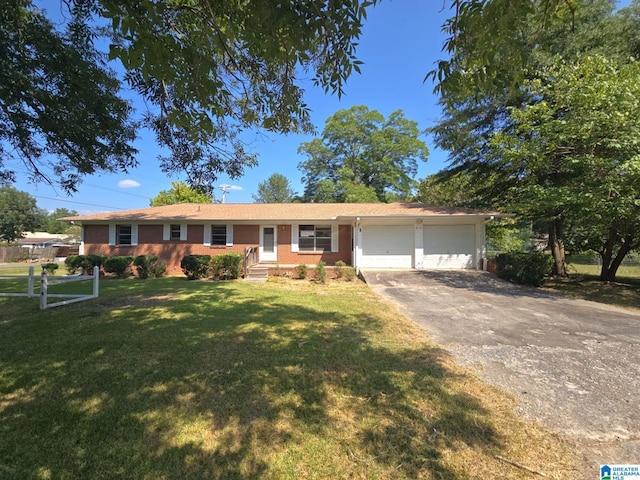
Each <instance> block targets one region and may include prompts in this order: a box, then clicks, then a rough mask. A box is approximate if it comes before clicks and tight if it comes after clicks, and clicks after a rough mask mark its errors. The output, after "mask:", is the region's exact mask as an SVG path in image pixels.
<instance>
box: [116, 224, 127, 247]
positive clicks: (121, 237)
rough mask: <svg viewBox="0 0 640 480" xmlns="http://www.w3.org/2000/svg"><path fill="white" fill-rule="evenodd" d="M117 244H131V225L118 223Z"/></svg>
mask: <svg viewBox="0 0 640 480" xmlns="http://www.w3.org/2000/svg"><path fill="white" fill-rule="evenodd" d="M116 244H117V245H131V225H116Z"/></svg>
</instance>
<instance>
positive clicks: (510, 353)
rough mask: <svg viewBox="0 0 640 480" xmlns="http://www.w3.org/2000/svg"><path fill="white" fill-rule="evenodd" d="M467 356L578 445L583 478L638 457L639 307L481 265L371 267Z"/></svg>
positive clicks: (445, 342) (391, 294)
mask: <svg viewBox="0 0 640 480" xmlns="http://www.w3.org/2000/svg"><path fill="white" fill-rule="evenodd" d="M363 273H364V277H365V279H366V281H367V283H368V284H369V286H370V287H371V288H372V290H373V291H375V292H377V293H378V294H380V295H382V296H383V297H385V298H387V299H388V300H390V301H392V302H393V303H395V304H396V305H397V306H398V308H399V310H400V311H401V312H402V313H403V314H404V315H406V316H407V317H408V318H410V319H412V320H413V321H415V322H416V323H418V324H419V325H421V326H422V327H424V328H425V329H426V330H427V332H428V333H429V335H430V336H431V337H432V338H433V339H434V340H435V341H436V342H438V343H439V344H441V345H442V346H444V348H446V349H447V350H448V351H450V352H451V353H452V354H453V355H454V356H455V357H456V358H457V359H458V360H459V362H460V363H462V364H464V365H466V366H469V367H472V368H474V369H476V370H477V371H478V372H479V373H480V375H481V376H482V377H483V378H485V379H486V380H488V381H489V382H491V383H493V384H495V385H498V386H499V387H501V388H503V389H504V390H506V391H508V392H510V393H512V394H513V395H515V396H516V397H517V398H518V400H519V401H520V407H519V409H520V412H521V413H522V414H523V415H524V416H526V417H528V418H531V419H534V420H537V421H540V422H541V423H542V424H543V425H545V426H546V427H547V428H548V429H550V430H551V431H554V432H556V433H558V434H560V435H561V436H562V437H564V438H565V439H566V440H567V441H569V442H570V443H571V444H573V445H575V448H576V451H577V452H578V454H579V457H580V461H581V467H582V468H581V470H582V472H584V474H585V477H584V478H599V477H597V468H598V466H599V465H600V464H606V463H608V464H611V463H617V464H620V463H622V464H640V311H634V310H625V309H620V308H615V307H609V306H606V305H602V304H598V303H594V302H587V301H583V300H575V299H570V298H566V297H564V296H560V295H556V294H553V293H548V292H544V291H541V290H539V289H535V288H531V287H524V286H519V285H513V284H511V283H508V282H504V281H502V280H500V279H498V278H496V277H494V276H493V275H491V274H488V273H485V272H478V271H453V270H450V271H430V272H426V271H421V272H419V271H396V270H385V271H380V270H367V271H365V272H363Z"/></svg>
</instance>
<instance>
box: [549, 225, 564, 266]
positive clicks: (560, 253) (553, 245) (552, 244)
mask: <svg viewBox="0 0 640 480" xmlns="http://www.w3.org/2000/svg"><path fill="white" fill-rule="evenodd" d="M561 227H562V221H561V220H559V219H555V220H551V221H550V222H549V250H551V255H553V276H555V277H566V276H567V268H566V265H565V259H564V245H563V244H562V242H561V241H560V235H561V232H562V229H561Z"/></svg>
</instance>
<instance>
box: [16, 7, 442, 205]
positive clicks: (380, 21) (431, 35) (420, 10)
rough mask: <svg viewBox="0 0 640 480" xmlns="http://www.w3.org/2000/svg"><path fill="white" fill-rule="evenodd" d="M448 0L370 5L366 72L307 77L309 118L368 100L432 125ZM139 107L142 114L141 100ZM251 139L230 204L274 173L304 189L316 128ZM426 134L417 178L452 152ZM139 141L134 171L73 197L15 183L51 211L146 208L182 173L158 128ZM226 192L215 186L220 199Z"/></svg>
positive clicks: (319, 122)
mask: <svg viewBox="0 0 640 480" xmlns="http://www.w3.org/2000/svg"><path fill="white" fill-rule="evenodd" d="M39 3H40V4H41V5H43V6H44V7H45V8H47V9H49V10H52V11H54V10H55V9H59V8H60V7H59V1H58V0H43V1H41V2H39ZM444 4H445V2H443V1H428V0H383V1H382V2H381V3H380V4H379V5H378V6H377V7H375V8H374V9H370V10H369V13H368V20H367V22H366V24H365V27H364V32H363V35H362V37H361V39H360V45H359V47H358V53H357V54H358V58H359V59H360V60H362V61H363V62H364V65H363V66H362V74H360V75H358V74H354V75H353V76H352V77H351V78H350V79H349V81H348V83H347V85H346V89H345V90H346V95H344V96H343V97H342V98H341V99H338V98H337V97H336V96H330V95H327V94H324V92H323V91H322V90H320V89H317V88H314V87H313V86H312V84H311V82H310V81H308V82H307V81H305V82H304V84H305V85H308V87H307V89H306V96H305V100H306V103H307V105H309V107H310V109H311V110H312V111H311V118H312V121H313V123H314V124H315V126H316V128H317V130H318V133H320V132H321V131H322V127H323V125H324V121H325V120H326V119H327V118H328V117H329V116H331V115H332V114H333V113H335V112H336V111H337V110H340V109H346V108H350V107H352V106H354V105H366V106H367V107H369V109H372V110H378V111H380V112H381V113H382V114H383V115H385V116H387V115H389V114H390V113H391V112H393V111H395V110H397V109H402V110H403V111H404V114H405V116H406V117H407V118H409V119H411V120H415V121H417V122H418V124H419V127H420V128H421V129H425V128H427V127H429V126H431V125H433V123H434V121H435V120H436V119H437V118H438V116H439V112H440V110H439V107H438V106H437V97H436V96H435V95H434V94H433V85H432V83H431V82H430V81H427V82H424V81H423V80H424V77H425V75H426V73H427V72H428V71H429V70H431V69H432V68H433V67H434V65H435V62H436V61H437V60H438V59H440V58H442V56H443V54H442V53H441V49H442V43H443V40H444V36H443V34H442V32H441V26H442V24H443V22H444V21H445V19H446V18H448V16H449V15H450V10H449V9H448V8H446V9H443V5H444ZM309 80H310V79H309ZM135 106H136V107H137V109H138V113H141V112H142V108H144V107H143V104H142V102H139V104H138V103H136V105H135ZM246 138H247V139H248V140H249V141H250V143H251V149H252V150H253V151H254V152H257V153H258V161H259V165H258V166H257V167H254V168H252V169H250V170H247V171H246V173H245V175H244V176H243V177H241V178H239V179H233V180H232V179H229V178H227V177H225V176H220V178H219V180H218V182H217V183H216V186H219V185H225V184H227V185H233V186H235V187H236V188H237V189H234V190H231V191H230V192H229V193H228V194H227V197H226V201H227V202H228V203H230V202H233V203H250V202H252V198H251V195H252V194H255V193H256V190H257V186H258V183H259V182H261V181H263V180H265V179H266V178H268V177H269V176H270V175H271V174H273V173H281V174H283V175H285V176H286V177H287V178H289V180H291V183H292V186H293V188H294V190H296V191H297V192H299V193H301V192H302V190H303V187H302V184H301V182H300V178H301V176H302V174H301V172H300V171H299V170H298V169H297V165H298V163H299V162H300V161H302V160H303V159H304V158H303V157H302V156H301V155H299V154H298V153H297V149H298V146H299V145H300V144H301V143H302V142H305V141H309V140H311V139H312V138H313V136H312V135H287V136H284V135H275V134H271V133H264V132H261V133H259V134H257V133H255V134H254V133H249V134H248V135H247V136H246ZM424 140H425V141H426V142H427V144H428V145H429V150H430V156H429V161H428V162H426V163H424V164H421V165H420V166H419V171H418V175H417V178H418V179H420V178H423V177H424V176H426V175H428V174H430V173H435V172H437V171H438V170H440V169H442V168H443V167H444V166H445V165H446V153H445V152H442V151H438V150H436V149H435V147H434V146H433V142H432V141H431V139H430V138H429V137H428V136H425V137H424ZM136 147H137V148H138V150H139V154H138V161H139V166H138V167H137V168H136V169H134V170H131V171H130V172H128V173H117V174H110V175H100V176H98V175H94V176H87V177H85V178H84V181H83V182H82V184H81V185H80V186H79V191H78V192H77V193H75V194H73V195H72V196H69V197H68V196H66V195H65V193H64V192H63V191H62V190H61V189H59V188H52V187H50V186H48V185H46V184H38V185H34V184H29V183H28V182H27V181H26V178H25V177H19V179H18V182H17V183H16V184H15V185H14V186H15V187H16V188H18V189H19V190H23V191H26V192H28V193H29V194H30V195H32V196H34V197H35V198H36V200H37V201H38V206H39V207H40V208H44V209H46V210H49V211H52V210H54V209H55V208H58V207H64V208H67V209H69V210H76V211H78V212H79V213H80V214H87V213H95V212H104V211H113V210H120V209H131V208H144V207H148V206H149V199H150V198H151V197H153V196H155V195H157V194H158V192H160V191H161V190H167V189H169V188H170V186H171V181H172V180H173V181H176V180H180V178H179V177H167V176H166V175H165V174H164V173H162V172H161V171H160V169H159V164H158V161H157V159H156V157H157V155H158V152H159V150H158V147H157V146H156V145H155V142H154V138H153V135H152V134H150V133H149V132H144V131H142V132H140V139H139V140H138V141H137V142H136ZM240 188H241V189H240ZM220 193H221V192H220V190H217V193H216V196H217V198H218V199H219V198H220V196H221V195H220Z"/></svg>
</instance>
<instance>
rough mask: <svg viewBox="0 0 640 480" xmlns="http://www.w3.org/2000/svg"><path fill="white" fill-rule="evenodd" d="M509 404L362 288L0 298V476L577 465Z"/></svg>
mask: <svg viewBox="0 0 640 480" xmlns="http://www.w3.org/2000/svg"><path fill="white" fill-rule="evenodd" d="M0 282H1V281H0ZM0 289H1V285H0ZM515 406H516V405H515V403H514V401H513V399H511V398H510V397H508V396H506V395H505V394H503V393H501V392H500V391H498V390H496V389H494V388H492V387H488V386H486V385H484V384H482V383H481V382H479V381H478V380H477V379H476V378H474V377H473V376H471V375H470V374H469V373H468V372H466V371H464V370H462V369H461V368H459V367H457V366H456V365H455V364H454V363H453V362H452V361H451V359H450V358H449V357H448V356H447V355H446V354H445V353H443V352H442V351H441V350H440V349H438V348H437V347H436V346H435V345H434V344H432V343H430V342H429V340H428V339H427V338H426V336H425V334H424V332H423V331H422V330H421V329H419V328H418V327H416V326H414V325H413V324H412V323H411V322H409V321H408V320H407V319H405V318H403V317H401V316H400V315H398V313H397V311H395V310H394V309H392V308H391V307H390V306H389V305H387V304H386V303H383V302H381V301H380V300H378V298H377V297H376V296H374V295H373V294H372V293H371V292H370V291H369V290H368V288H367V287H366V286H364V285H362V284H360V283H332V284H328V285H318V284H311V283H309V282H303V281H288V282H281V283H280V282H268V283H262V284H259V283H258V284H256V283H245V282H228V283H214V282H209V281H199V282H188V281H186V280H184V279H183V278H179V277H174V278H171V277H169V278H163V279H157V280H146V281H140V280H136V279H128V280H104V281H103V282H102V283H101V291H100V298H99V299H96V300H91V301H88V302H84V303H78V304H74V305H70V306H66V307H59V308H54V309H50V310H45V311H40V310H39V309H38V302H37V299H27V298H0V478H1V479H3V480H5V479H6V480H13V479H16V480H17V479H20V480H22V479H102V478H104V479H113V478H131V479H183V478H190V479H198V478H203V479H205V478H206V479H231V478H239V479H240V478H242V479H245V478H273V479H299V478H317V479H321V478H327V479H329V478H331V479H336V478H363V479H364V478H367V479H369V478H371V479H377V478H425V479H439V478H442V479H466V478H495V472H500V474H499V477H500V478H507V479H509V478H529V477H530V476H529V474H527V473H526V472H525V471H523V470H520V469H518V468H515V467H512V466H509V465H506V464H505V463H501V462H500V461H499V460H498V459H496V457H495V456H496V455H500V456H503V457H506V458H509V459H510V460H513V461H516V462H519V463H522V464H525V465H527V466H529V467H531V468H534V469H538V470H544V471H547V473H549V474H551V478H572V466H571V462H572V459H571V458H570V455H569V454H568V453H567V450H566V448H565V446H564V445H563V444H562V443H560V442H559V441H558V440H557V439H555V438H554V437H552V436H550V435H547V434H545V433H544V432H542V431H540V430H539V429H538V428H537V427H536V426H534V425H532V424H530V423H526V422H524V421H523V420H521V419H520V418H518V417H516V416H515V415H514V413H513V411H514V408H515Z"/></svg>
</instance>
